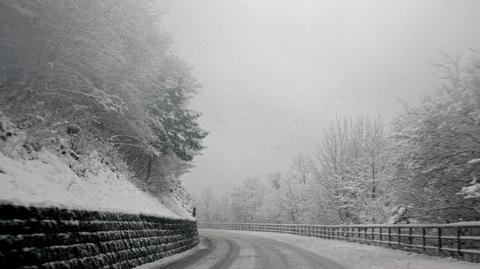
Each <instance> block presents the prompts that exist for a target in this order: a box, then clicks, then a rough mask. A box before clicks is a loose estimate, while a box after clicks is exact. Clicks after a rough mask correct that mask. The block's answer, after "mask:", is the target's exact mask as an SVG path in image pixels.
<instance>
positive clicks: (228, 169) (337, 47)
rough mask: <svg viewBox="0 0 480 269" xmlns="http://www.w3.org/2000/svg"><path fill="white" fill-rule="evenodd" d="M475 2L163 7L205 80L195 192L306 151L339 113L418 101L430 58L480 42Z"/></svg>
mask: <svg viewBox="0 0 480 269" xmlns="http://www.w3.org/2000/svg"><path fill="white" fill-rule="evenodd" d="M479 9H480V2H478V1H448V0H445V1H437V0H433V1H432V0H429V1H414V0H409V1H381V0H376V1H333V0H332V1H308V0H300V1H287V0H280V1H275V0H262V1H258V0H245V1H233V0H206V1H185V0H177V1H168V4H166V10H167V12H166V16H165V17H164V18H163V25H164V26H165V27H166V28H167V29H168V31H169V32H170V33H171V34H172V36H173V38H174V39H175V41H176V47H177V48H178V51H179V53H180V55H182V56H184V57H185V59H186V60H187V62H188V63H189V64H190V65H191V66H192V67H193V73H194V75H195V76H196V77H197V78H198V80H199V81H200V82H201V83H202V84H203V89H202V90H201V91H200V93H199V94H198V96H196V97H195V98H194V99H192V107H193V108H194V109H195V110H197V111H201V112H202V113H203V116H202V117H201V118H200V122H201V124H202V125H203V126H204V127H205V128H206V129H207V130H209V131H210V135H209V136H208V137H207V138H206V140H205V145H206V147H207V148H206V149H205V150H204V151H203V153H202V155H201V156H198V157H197V159H196V160H195V162H194V164H195V166H196V167H195V168H194V169H192V171H191V173H189V174H186V175H184V176H183V177H182V179H183V181H184V183H185V184H186V185H187V187H188V188H189V190H190V191H192V192H194V193H195V192H200V191H201V190H202V189H203V188H205V187H207V186H210V187H212V188H213V189H215V191H216V192H219V194H223V193H225V192H229V191H231V190H232V188H233V186H235V185H237V184H238V183H239V182H240V181H241V180H242V179H244V178H245V177H257V176H258V177H265V176H266V175H268V174H270V173H272V172H275V171H281V172H284V171H286V170H287V169H288V167H289V166H290V162H291V160H292V159H293V158H294V157H295V156H296V155H298V154H303V155H311V154H312V153H313V152H314V147H315V146H316V144H318V140H319V136H320V135H321V130H322V129H323V128H324V127H325V126H326V123H328V122H329V121H332V120H334V119H335V118H336V117H338V116H347V117H354V116H358V115H370V116H372V115H373V116H376V115H380V116H381V117H382V118H384V119H385V120H386V121H387V122H388V121H389V120H390V119H391V117H392V116H394V115H395V113H397V112H399V111H401V109H402V108H403V104H402V103H403V102H405V103H407V104H411V105H414V104H418V103H419V102H420V100H421V99H422V98H424V97H425V96H426V95H427V94H429V93H431V92H432V91H433V89H434V88H435V86H436V85H437V84H438V83H439V81H438V78H437V76H436V72H437V70H436V68H435V67H434V66H433V65H432V63H437V62H439V61H441V60H442V53H446V54H448V55H452V56H461V55H462V54H464V53H465V52H467V51H468V50H469V49H472V48H478V47H480V35H478V29H477V27H476V25H480V16H478V10H479Z"/></svg>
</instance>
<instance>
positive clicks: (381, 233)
mask: <svg viewBox="0 0 480 269" xmlns="http://www.w3.org/2000/svg"><path fill="white" fill-rule="evenodd" d="M379 230H380V243H382V241H383V228H382V227H380V229H379Z"/></svg>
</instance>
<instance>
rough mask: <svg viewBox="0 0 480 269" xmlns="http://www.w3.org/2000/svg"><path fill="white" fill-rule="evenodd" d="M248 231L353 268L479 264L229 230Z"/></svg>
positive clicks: (444, 268)
mask: <svg viewBox="0 0 480 269" xmlns="http://www.w3.org/2000/svg"><path fill="white" fill-rule="evenodd" d="M228 232H229V233H230V232H232V233H248V234H252V235H255V236H260V237H266V238H270V239H275V240H278V241H281V242H284V243H287V244H292V245H295V246H299V247H301V248H304V249H306V250H309V251H311V252H313V253H315V254H318V255H321V256H324V257H327V258H329V259H332V260H334V261H336V262H338V263H340V264H342V265H345V266H346V267H347V268H355V269H425V268H431V269H452V268H455V269H478V264H476V263H469V262H464V261H458V260H455V259H453V258H442V257H432V256H427V255H422V254H417V253H412V252H406V251H401V250H394V249H388V248H383V247H379V246H369V245H364V244H358V243H350V242H344V241H337V240H328V239H322V238H313V237H303V236H298V235H291V234H279V233H267V232H245V231H231V230H229V231H228Z"/></svg>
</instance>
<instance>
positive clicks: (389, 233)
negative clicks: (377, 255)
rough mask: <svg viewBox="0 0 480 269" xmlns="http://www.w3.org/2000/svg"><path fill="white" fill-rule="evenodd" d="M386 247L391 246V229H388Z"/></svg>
mask: <svg viewBox="0 0 480 269" xmlns="http://www.w3.org/2000/svg"><path fill="white" fill-rule="evenodd" d="M388 245H389V246H391V245H392V228H390V227H388Z"/></svg>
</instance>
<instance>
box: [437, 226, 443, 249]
mask: <svg viewBox="0 0 480 269" xmlns="http://www.w3.org/2000/svg"><path fill="white" fill-rule="evenodd" d="M437 235H438V251H439V252H441V251H442V228H440V227H439V228H438V232H437Z"/></svg>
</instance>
